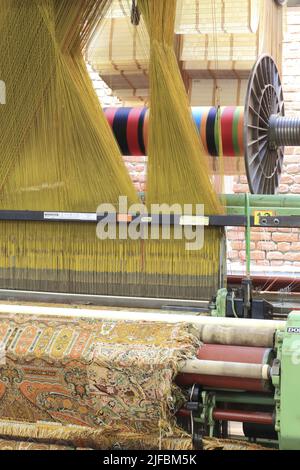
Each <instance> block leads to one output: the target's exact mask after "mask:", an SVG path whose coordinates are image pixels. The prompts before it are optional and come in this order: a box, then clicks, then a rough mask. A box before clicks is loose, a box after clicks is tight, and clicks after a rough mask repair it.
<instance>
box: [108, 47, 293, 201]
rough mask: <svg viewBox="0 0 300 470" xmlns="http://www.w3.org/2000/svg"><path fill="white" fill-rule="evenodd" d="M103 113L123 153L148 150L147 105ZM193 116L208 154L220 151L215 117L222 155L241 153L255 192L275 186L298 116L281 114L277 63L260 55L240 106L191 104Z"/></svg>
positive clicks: (267, 192)
mask: <svg viewBox="0 0 300 470" xmlns="http://www.w3.org/2000/svg"><path fill="white" fill-rule="evenodd" d="M105 113H106V116H107V119H108V121H109V123H110V125H111V127H112V129H113V132H114V134H115V136H116V139H117V141H118V143H119V146H120V149H121V151H122V152H123V154H124V155H136V156H140V155H144V154H145V153H146V151H147V139H148V119H149V113H148V110H147V109H146V108H106V109H105ZM192 114H193V118H194V121H195V124H196V127H197V129H198V131H199V134H200V137H201V140H202V142H203V145H204V147H205V150H206V152H207V154H208V155H210V156H211V157H217V156H218V155H219V135H218V129H219V126H218V118H220V120H221V138H222V144H223V150H224V152H223V153H224V156H226V157H242V156H243V155H244V159H245V167H246V174H247V178H248V183H249V188H250V191H251V192H252V193H253V194H274V193H275V192H276V190H277V188H278V186H279V181H280V175H281V171H282V164H283V156H284V147H285V146H297V145H300V119H299V118H290V117H285V115H284V99H283V90H282V84H281V80H280V75H279V71H278V68H277V66H276V64H275V62H274V60H273V59H272V57H270V56H269V55H266V54H265V55H262V56H261V57H260V58H259V59H258V61H257V62H256V64H255V66H254V67H253V69H252V72H251V74H250V78H249V82H248V88H247V94H246V99H245V106H244V109H243V108H241V107H224V108H220V109H218V108H213V107H211V108H201V107H199V108H193V109H192Z"/></svg>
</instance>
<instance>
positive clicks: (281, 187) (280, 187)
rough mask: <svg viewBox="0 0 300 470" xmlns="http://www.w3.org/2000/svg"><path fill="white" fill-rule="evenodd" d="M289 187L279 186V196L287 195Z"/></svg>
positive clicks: (285, 185)
mask: <svg viewBox="0 0 300 470" xmlns="http://www.w3.org/2000/svg"><path fill="white" fill-rule="evenodd" d="M289 189H290V188H289V186H288V185H287V184H280V185H279V188H278V192H279V194H287V193H288V192H289Z"/></svg>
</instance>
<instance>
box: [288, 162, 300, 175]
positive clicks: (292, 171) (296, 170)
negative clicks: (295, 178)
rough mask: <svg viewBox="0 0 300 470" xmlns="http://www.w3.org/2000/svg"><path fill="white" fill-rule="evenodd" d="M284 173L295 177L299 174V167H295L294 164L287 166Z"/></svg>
mask: <svg viewBox="0 0 300 470" xmlns="http://www.w3.org/2000/svg"><path fill="white" fill-rule="evenodd" d="M286 172H287V173H288V174H289V175H297V174H299V173H300V165H296V164H291V165H287V168H286Z"/></svg>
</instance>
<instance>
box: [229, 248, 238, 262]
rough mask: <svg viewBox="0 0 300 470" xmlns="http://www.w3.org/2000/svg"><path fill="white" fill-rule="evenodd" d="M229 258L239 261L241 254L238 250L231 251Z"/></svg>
mask: <svg viewBox="0 0 300 470" xmlns="http://www.w3.org/2000/svg"><path fill="white" fill-rule="evenodd" d="M228 258H229V259H231V260H237V259H239V252H238V251H236V250H231V251H229V252H228Z"/></svg>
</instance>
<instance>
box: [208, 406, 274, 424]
mask: <svg viewBox="0 0 300 470" xmlns="http://www.w3.org/2000/svg"><path fill="white" fill-rule="evenodd" d="M213 418H214V419H215V420H216V421H236V422H238V423H256V424H268V425H272V424H273V415H272V413H264V412H262V411H260V412H259V411H244V410H243V411H242V410H220V409H215V410H214V411H213Z"/></svg>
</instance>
